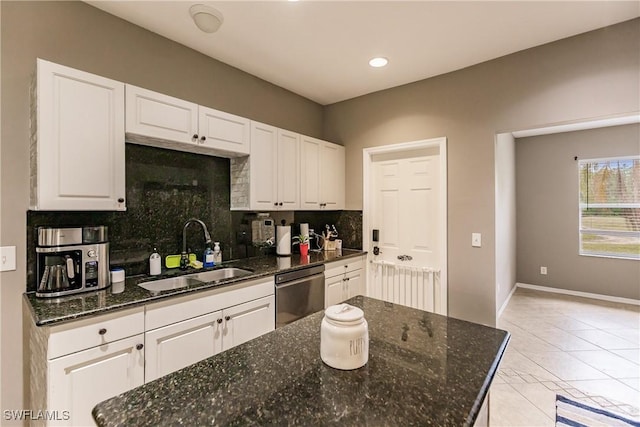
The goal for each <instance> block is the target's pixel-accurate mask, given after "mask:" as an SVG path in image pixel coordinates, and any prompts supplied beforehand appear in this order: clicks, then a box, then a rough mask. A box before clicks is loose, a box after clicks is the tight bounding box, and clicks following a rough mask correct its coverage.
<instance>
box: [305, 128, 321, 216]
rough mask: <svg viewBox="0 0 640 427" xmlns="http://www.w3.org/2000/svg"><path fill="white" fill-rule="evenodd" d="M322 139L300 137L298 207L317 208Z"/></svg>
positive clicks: (319, 202) (319, 200) (318, 206)
mask: <svg viewBox="0 0 640 427" xmlns="http://www.w3.org/2000/svg"><path fill="white" fill-rule="evenodd" d="M321 146H322V141H321V140H319V139H316V138H312V137H310V136H304V135H303V136H301V137H300V209H308V210H318V209H320V208H321V206H320V204H321V202H322V200H321V198H320V171H321V169H320V168H321V165H320V152H321Z"/></svg>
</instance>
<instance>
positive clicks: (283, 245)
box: [276, 225, 291, 256]
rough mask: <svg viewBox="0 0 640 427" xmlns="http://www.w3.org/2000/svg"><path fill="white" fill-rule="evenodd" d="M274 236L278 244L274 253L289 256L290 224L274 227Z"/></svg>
mask: <svg viewBox="0 0 640 427" xmlns="http://www.w3.org/2000/svg"><path fill="white" fill-rule="evenodd" d="M276 238H277V239H278V245H277V246H276V254H277V255H284V256H289V255H291V226H290V225H279V226H277V227H276Z"/></svg>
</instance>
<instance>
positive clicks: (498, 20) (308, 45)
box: [87, 0, 640, 105]
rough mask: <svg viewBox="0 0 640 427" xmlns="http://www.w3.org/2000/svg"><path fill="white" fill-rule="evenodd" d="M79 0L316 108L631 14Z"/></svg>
mask: <svg viewBox="0 0 640 427" xmlns="http://www.w3.org/2000/svg"><path fill="white" fill-rule="evenodd" d="M87 3H89V4H91V5H93V6H95V7H97V8H100V9H102V10H104V11H106V12H109V13H111V14H113V15H116V16H119V17H121V18H123V19H125V20H127V21H130V22H132V23H134V24H137V25H139V26H141V27H143V28H146V29H148V30H150V31H153V32H155V33H158V34H160V35H162V36H164V37H167V38H169V39H171V40H175V41H176V42H178V43H181V44H183V45H185V46H188V47H191V48H193V49H195V50H197V51H199V52H202V53H203V54H205V55H208V56H210V57H212V58H215V59H217V60H219V61H222V62H224V63H227V64H229V65H232V66H234V67H237V68H239V69H241V70H244V71H246V72H248V73H250V74H253V75H255V76H258V77H260V78H262V79H264V80H267V81H269V82H272V83H274V84H276V85H278V86H281V87H284V88H286V89H289V90H291V91H292V92H295V93H297V94H300V95H302V96H305V97H307V98H309V99H312V100H314V101H316V102H318V103H320V104H323V105H326V104H331V103H334V102H338V101H342V100H345V99H349V98H353V97H356V96H359V95H364V94H367V93H371V92H375V91H378V90H382V89H386V88H390V87H394V86H398V85H402V84H405V83H410V82H414V81H417V80H421V79H425V78H427V77H432V76H435V75H438V74H443V73H447V72H450V71H454V70H458V69H461V68H464V67H468V66H470V65H473V64H477V63H480V62H484V61H487V60H490V59H493V58H497V57H500V56H503V55H507V54H509V53H513V52H517V51H520V50H523V49H527V48H530V47H533V46H537V45H541V44H544V43H548V42H551V41H554V40H558V39H562V38H565V37H569V36H572V35H575V34H579V33H583V32H586V31H590V30H593V29H596V28H601V27H605V26H607V25H611V24H615V23H618V22H622V21H626V20H629V19H632V18H635V17H638V16H640V2H639V1H637V0H634V1H575V0H574V1H564V2H561V1H528V2H527V1H328V0H325V1H305V0H301V1H299V2H288V1H285V0H280V1H259V2H255V1H239V0H236V1H222V2H219V1H199V0H192V1H184V0H183V1H155V0H146V1H87ZM198 3H201V4H207V5H210V6H213V7H215V8H216V9H218V10H219V11H220V12H222V14H223V15H224V23H223V24H222V27H221V28H220V30H218V32H216V33H213V34H206V33H203V32H201V31H200V30H198V29H197V28H196V26H195V24H194V23H193V21H192V20H191V17H190V15H189V7H190V6H191V5H193V4H198ZM373 56H385V57H387V58H389V65H388V66H387V67H385V68H381V69H374V68H371V67H369V65H368V60H369V59H370V58H371V57H373Z"/></svg>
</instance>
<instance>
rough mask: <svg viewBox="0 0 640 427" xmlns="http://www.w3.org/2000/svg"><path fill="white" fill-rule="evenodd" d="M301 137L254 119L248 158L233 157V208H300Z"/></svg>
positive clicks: (272, 209)
mask: <svg viewBox="0 0 640 427" xmlns="http://www.w3.org/2000/svg"><path fill="white" fill-rule="evenodd" d="M299 155H300V137H299V135H298V134H297V133H295V132H289V131H286V130H283V129H278V128H276V127H274V126H270V125H266V124H264V123H258V122H253V121H252V122H251V152H250V155H249V157H248V158H242V159H232V160H231V209H235V210H241V209H244V210H271V211H274V210H295V209H299V207H300V202H299V194H300V179H299V170H300V169H299V161H298V159H299Z"/></svg>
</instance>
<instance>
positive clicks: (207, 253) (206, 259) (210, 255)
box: [202, 245, 216, 268]
mask: <svg viewBox="0 0 640 427" xmlns="http://www.w3.org/2000/svg"><path fill="white" fill-rule="evenodd" d="M202 263H203V264H204V266H205V268H206V267H213V266H215V265H216V262H215V253H214V251H212V250H211V246H210V245H207V249H205V250H204V255H203V257H202Z"/></svg>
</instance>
